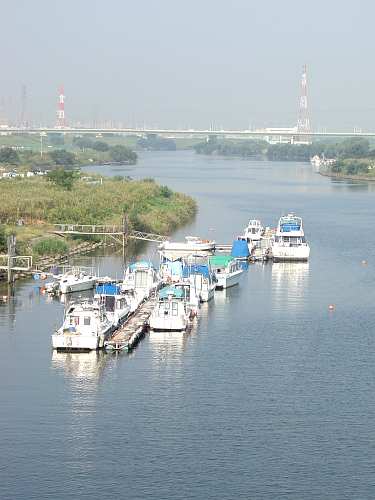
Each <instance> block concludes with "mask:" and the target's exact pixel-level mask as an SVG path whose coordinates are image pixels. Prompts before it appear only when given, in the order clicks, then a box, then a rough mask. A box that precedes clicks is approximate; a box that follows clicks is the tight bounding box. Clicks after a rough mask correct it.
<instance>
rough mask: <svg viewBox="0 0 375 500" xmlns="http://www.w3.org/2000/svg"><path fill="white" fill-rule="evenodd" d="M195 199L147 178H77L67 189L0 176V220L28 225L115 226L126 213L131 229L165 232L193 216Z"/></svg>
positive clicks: (36, 180)
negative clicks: (91, 180) (96, 180)
mask: <svg viewBox="0 0 375 500" xmlns="http://www.w3.org/2000/svg"><path fill="white" fill-rule="evenodd" d="M196 211H197V204H196V201H195V200H194V199H193V198H192V197H190V196H186V195H183V194H181V193H177V192H173V191H171V190H169V189H166V188H165V186H158V185H157V184H155V183H154V182H150V180H147V182H145V181H142V180H140V181H122V182H119V181H118V180H113V179H105V180H104V181H103V184H87V183H86V182H84V181H81V180H80V181H77V183H76V184H75V186H74V188H73V189H72V190H71V191H66V190H63V189H62V188H59V187H56V186H54V185H53V184H52V183H48V182H46V180H45V179H44V177H32V178H25V179H22V178H20V179H19V180H18V179H17V178H15V179H1V180H0V223H9V222H13V223H14V222H16V223H17V221H18V220H20V219H23V220H24V221H25V224H26V225H43V224H45V225H50V224H54V223H67V224H116V225H121V224H122V221H123V217H124V215H126V216H127V220H128V224H129V226H130V228H131V229H135V230H143V231H149V232H158V233H164V234H166V233H168V232H169V231H171V230H172V229H174V228H176V227H178V226H179V225H182V224H185V223H186V222H188V221H189V220H191V219H192V218H193V217H194V215H195V214H196Z"/></svg>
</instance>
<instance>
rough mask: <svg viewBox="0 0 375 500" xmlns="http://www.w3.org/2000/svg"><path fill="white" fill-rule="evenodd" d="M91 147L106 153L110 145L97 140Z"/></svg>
mask: <svg viewBox="0 0 375 500" xmlns="http://www.w3.org/2000/svg"><path fill="white" fill-rule="evenodd" d="M91 147H92V149H95V151H102V152H104V153H105V152H106V151H108V150H109V145H108V144H107V143H106V142H104V141H95V142H94V143H93V145H92V146H91Z"/></svg>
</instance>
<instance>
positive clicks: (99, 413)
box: [0, 151, 375, 500]
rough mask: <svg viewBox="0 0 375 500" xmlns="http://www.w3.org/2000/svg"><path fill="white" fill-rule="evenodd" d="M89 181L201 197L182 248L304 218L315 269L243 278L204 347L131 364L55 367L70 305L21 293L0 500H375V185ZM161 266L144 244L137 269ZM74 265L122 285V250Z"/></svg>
mask: <svg viewBox="0 0 375 500" xmlns="http://www.w3.org/2000/svg"><path fill="white" fill-rule="evenodd" d="M87 170H88V171H92V172H93V171H96V172H101V173H103V174H104V175H118V174H120V175H125V176H126V175H129V176H130V177H131V178H132V179H140V178H144V177H153V178H155V181H156V182H157V183H158V184H161V185H167V186H168V187H170V188H171V189H173V190H178V191H181V192H183V193H185V194H190V195H192V196H193V197H195V198H196V199H197V201H198V204H199V213H198V214H197V217H196V220H195V221H194V222H193V223H192V224H190V225H189V226H187V227H184V228H182V229H181V230H179V231H178V232H177V233H176V234H175V235H173V239H174V240H176V241H180V240H183V237H184V236H185V235H193V236H195V235H197V236H200V237H201V238H210V237H214V238H215V239H216V240H217V241H218V242H219V243H232V242H233V240H234V239H236V237H237V235H239V234H241V233H242V231H243V229H244V227H245V226H246V225H247V222H248V220H249V219H252V218H256V219H261V221H262V223H263V225H264V226H269V227H271V228H274V227H276V224H277V221H278V219H279V217H280V216H281V215H282V214H284V215H286V214H287V213H289V212H290V211H291V210H293V211H294V213H295V214H296V215H299V216H301V217H302V218H303V222H304V228H305V232H306V236H307V239H308V242H309V244H310V246H311V256H310V260H309V262H308V263H279V264H273V263H272V262H269V263H267V264H262V263H255V264H249V265H245V266H244V267H245V271H244V273H243V274H242V276H241V281H240V284H239V286H235V287H233V288H231V289H229V290H227V291H218V292H216V293H215V297H214V299H213V300H212V301H211V302H210V303H209V304H203V307H202V309H201V314H200V316H199V317H198V318H197V320H196V321H195V323H194V324H193V328H192V330H191V331H190V332H189V333H188V334H184V335H182V334H176V335H173V336H169V335H154V334H152V335H149V334H147V335H146V337H145V338H144V339H143V340H142V341H141V343H140V344H139V345H138V347H137V348H136V349H135V350H134V351H133V352H132V353H131V354H130V355H127V354H122V355H113V354H106V353H103V352H98V353H96V352H93V353H88V354H87V353H79V354H77V353H72V354H69V353H54V352H52V349H51V334H52V332H53V330H54V329H55V326H60V324H61V321H62V317H63V304H62V303H61V302H59V301H58V300H53V299H51V298H48V297H47V296H46V295H44V294H41V293H39V290H38V288H37V287H38V286H39V285H40V283H38V282H36V281H33V280H29V281H27V282H22V283H17V284H16V286H15V288H14V292H13V295H12V296H10V297H9V300H8V302H1V301H0V340H1V346H0V373H1V396H0V398H1V404H0V422H1V426H0V437H1V446H0V456H1V475H0V498H1V499H4V500H5V499H12V500H16V499H17V500H18V499H22V500H24V499H28V500H30V499H38V500H41V499H54V500H60V499H61V500H62V499H76V498H77V499H95V500H96V499H98V500H99V499H100V500H102V499H119V498H125V499H129V500H138V499H139V500H143V499H145V498H150V499H163V500H164V499H168V500H180V499H181V500H188V499H204V500H209V499H215V500H216V499H220V500H222V499H223V500H233V499H236V500H240V499H252V500H253V499H254V500H260V499H262V500H279V499H282V498H285V499H287V500H310V499H311V500H315V499H322V500H323V499H330V500H343V499H350V500H362V499H366V500H367V499H368V500H370V499H371V500H373V499H374V498H375V397H374V396H375V394H374V392H375V391H374V383H375V378H374V356H375V336H374V275H375V259H374V248H375V241H374V240H375V236H374V229H373V228H374V205H375V203H374V200H375V184H371V183H366V182H363V183H360V182H348V181H338V180H331V179H330V178H327V177H323V176H321V175H318V174H317V173H316V167H314V166H311V165H310V164H308V163H282V162H268V161H251V160H249V159H243V158H231V157H226V158H221V157H216V156H210V157H204V156H198V155H195V154H194V153H192V152H188V151H182V152H181V151H177V152H172V153H169V152H140V153H139V161H138V165H136V166H134V167H112V166H100V167H90V168H89V169H87ZM211 229H212V231H210V230H211ZM148 258H151V259H152V260H153V261H154V262H155V263H156V264H158V258H157V253H156V251H155V244H147V243H146V244H145V243H140V244H139V245H137V249H136V255H129V254H127V256H126V261H127V262H131V261H134V260H144V259H148ZM363 261H366V263H365V264H363ZM73 262H74V263H76V264H82V265H93V266H94V267H95V269H100V274H101V275H105V274H110V275H112V276H116V277H122V273H123V260H122V254H121V251H116V252H114V251H113V250H112V249H106V250H104V251H103V250H101V251H100V252H98V253H97V254H93V255H92V256H90V255H85V256H82V257H81V258H79V259H76V260H75V261H73ZM5 293H8V290H7V286H6V284H1V286H0V294H5ZM330 305H333V306H334V310H333V311H332V312H330V310H329V306H330Z"/></svg>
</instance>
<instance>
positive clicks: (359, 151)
mask: <svg viewBox="0 0 375 500" xmlns="http://www.w3.org/2000/svg"><path fill="white" fill-rule="evenodd" d="M369 150H370V148H369V141H368V140H367V139H365V138H363V137H350V138H349V139H345V140H344V141H342V142H340V143H339V144H337V151H338V156H339V158H341V159H343V160H345V159H347V158H368V156H369Z"/></svg>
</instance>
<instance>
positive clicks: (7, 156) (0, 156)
mask: <svg viewBox="0 0 375 500" xmlns="http://www.w3.org/2000/svg"><path fill="white" fill-rule="evenodd" d="M19 159H20V158H19V155H18V153H17V151H16V150H15V149H13V148H9V147H5V148H0V163H10V164H11V165H16V164H17V163H18V161H19Z"/></svg>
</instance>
